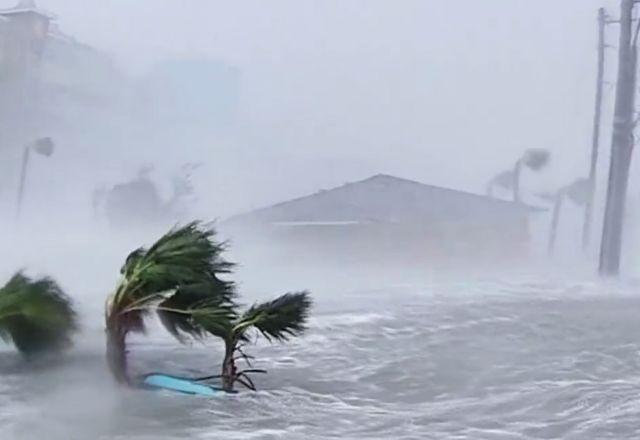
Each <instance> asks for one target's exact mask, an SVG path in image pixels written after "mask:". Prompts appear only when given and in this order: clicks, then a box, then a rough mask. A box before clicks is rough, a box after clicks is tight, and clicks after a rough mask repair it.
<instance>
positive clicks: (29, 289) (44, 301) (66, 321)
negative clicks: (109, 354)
mask: <svg viewBox="0 0 640 440" xmlns="http://www.w3.org/2000/svg"><path fill="white" fill-rule="evenodd" d="M77 329H78V322H77V315H76V312H75V311H74V309H73V304H72V301H71V299H70V298H69V297H68V296H67V295H66V294H65V293H64V292H63V291H62V289H61V288H60V286H58V284H57V283H56V282H55V281H54V280H53V279H51V278H48V277H43V278H38V279H31V278H29V277H27V276H25V275H24V274H22V273H21V272H18V273H16V274H15V275H14V276H13V277H12V278H11V279H10V280H9V281H8V282H7V284H5V286H4V287H2V288H1V289H0V338H2V339H3V340H5V341H7V342H13V344H14V345H15V347H16V348H17V349H18V351H20V353H22V354H23V355H24V356H25V357H27V358H32V357H34V356H36V355H39V354H42V353H46V352H57V351H60V350H63V349H66V348H68V347H70V346H71V338H72V335H73V334H74V333H75V332H76V331H77Z"/></svg>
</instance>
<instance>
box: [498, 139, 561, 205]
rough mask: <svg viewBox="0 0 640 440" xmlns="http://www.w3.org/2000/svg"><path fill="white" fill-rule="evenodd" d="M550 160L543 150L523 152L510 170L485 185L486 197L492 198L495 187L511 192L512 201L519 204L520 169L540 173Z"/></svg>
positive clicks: (536, 149)
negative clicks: (523, 168) (524, 168)
mask: <svg viewBox="0 0 640 440" xmlns="http://www.w3.org/2000/svg"><path fill="white" fill-rule="evenodd" d="M550 158H551V154H550V153H549V151H548V150H545V149H543V148H530V149H528V150H527V151H525V152H524V154H523V155H522V157H520V158H519V159H518V160H517V161H516V163H515V164H514V166H513V169H512V170H508V171H503V172H501V173H500V174H497V175H496V176H494V177H493V178H492V179H491V180H490V181H489V183H488V184H487V195H489V196H493V189H494V187H496V186H499V187H502V188H506V189H511V190H512V191H513V201H514V202H516V203H519V202H520V174H521V173H522V167H526V168H529V169H530V170H532V171H540V170H541V169H542V168H544V167H545V166H546V165H547V164H548V163H549V160H550Z"/></svg>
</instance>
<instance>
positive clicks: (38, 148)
mask: <svg viewBox="0 0 640 440" xmlns="http://www.w3.org/2000/svg"><path fill="white" fill-rule="evenodd" d="M53 150H54V143H53V140H52V139H51V138H50V137H42V138H39V139H36V140H35V141H33V142H31V143H29V144H27V145H25V146H24V151H23V153H22V171H21V172H20V186H19V187H18V200H17V205H16V218H19V217H20V211H21V210H22V200H23V198H24V188H25V184H26V181H27V169H28V166H29V157H30V156H31V151H33V152H34V153H37V154H39V155H41V156H45V157H49V156H51V155H52V154H53Z"/></svg>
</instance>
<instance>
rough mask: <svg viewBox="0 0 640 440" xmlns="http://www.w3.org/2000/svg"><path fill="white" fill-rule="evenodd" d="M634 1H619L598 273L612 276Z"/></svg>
mask: <svg viewBox="0 0 640 440" xmlns="http://www.w3.org/2000/svg"><path fill="white" fill-rule="evenodd" d="M634 3H635V0H621V10H620V42H619V49H618V50H619V54H618V80H617V84H616V104H615V114H614V120H613V136H612V142H611V163H610V165H609V181H608V185H607V202H606V206H605V215H604V226H603V231H602V243H601V246H600V266H599V273H600V275H604V276H615V275H618V273H619V272H620V253H621V250H622V232H623V226H624V215H625V202H626V197H627V187H628V183H629V165H630V164H631V153H632V150H633V128H634V120H633V119H634V107H635V95H636V90H635V85H636V64H637V63H636V61H637V52H636V42H637V37H638V29H636V32H635V35H632V34H633V29H632V27H633V7H634Z"/></svg>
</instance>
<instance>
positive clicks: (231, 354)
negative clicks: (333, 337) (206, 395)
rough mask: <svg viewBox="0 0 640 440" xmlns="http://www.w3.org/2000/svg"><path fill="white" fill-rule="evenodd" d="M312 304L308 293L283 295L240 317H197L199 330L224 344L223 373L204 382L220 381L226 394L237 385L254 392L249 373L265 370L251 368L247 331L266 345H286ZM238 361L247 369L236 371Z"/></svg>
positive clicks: (299, 331) (298, 331) (300, 330)
mask: <svg viewBox="0 0 640 440" xmlns="http://www.w3.org/2000/svg"><path fill="white" fill-rule="evenodd" d="M311 304H312V302H311V298H310V296H309V293H308V292H296V293H286V294H284V295H282V296H280V297H278V298H276V299H274V300H272V301H267V302H264V303H260V304H254V305H253V306H251V307H250V308H249V309H248V310H246V311H245V312H244V313H242V314H239V313H237V312H235V310H234V312H233V313H231V314H227V315H226V318H223V319H215V320H209V319H208V318H207V317H206V316H204V315H203V317H202V318H200V317H198V318H196V320H197V321H199V324H200V325H201V326H202V328H204V329H205V330H206V331H208V332H209V333H211V334H212V335H214V336H217V337H219V338H221V339H222V340H223V341H224V344H225V355H224V360H223V362H222V373H221V374H220V375H216V376H209V377H207V378H203V379H211V378H221V379H222V388H223V389H224V390H225V391H229V392H231V391H234V385H235V383H236V382H238V383H240V384H241V385H244V386H245V387H247V388H249V389H251V390H255V389H256V387H255V384H254V383H253V380H252V379H251V377H250V376H249V374H251V373H266V371H264V370H259V369H253V368H251V367H252V365H251V359H253V357H252V356H249V355H247V354H246V353H245V352H244V346H245V345H246V344H248V343H249V342H250V341H251V338H250V331H251V330H252V329H253V330H257V331H258V333H259V334H261V335H262V336H264V337H265V338H266V339H267V341H269V342H273V341H277V342H286V341H288V340H289V339H290V338H292V337H295V336H299V335H301V334H302V333H303V332H304V331H305V329H306V321H307V318H308V316H309V310H310V308H311ZM240 358H241V359H244V360H245V361H246V363H247V364H248V366H249V368H248V369H244V370H238V368H237V366H236V361H237V360H238V359H240Z"/></svg>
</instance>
